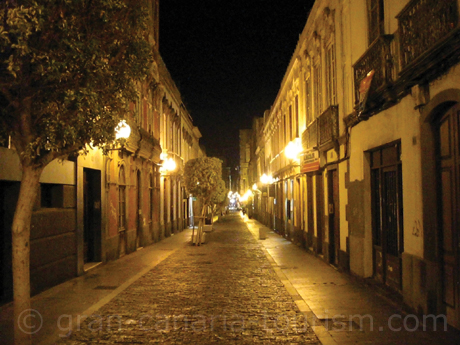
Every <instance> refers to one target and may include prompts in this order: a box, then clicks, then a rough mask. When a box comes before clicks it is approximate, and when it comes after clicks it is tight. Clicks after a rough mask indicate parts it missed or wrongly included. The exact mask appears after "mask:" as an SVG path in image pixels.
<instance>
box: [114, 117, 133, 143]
mask: <svg viewBox="0 0 460 345" xmlns="http://www.w3.org/2000/svg"><path fill="white" fill-rule="evenodd" d="M130 135H131V127H130V126H129V125H128V124H127V123H126V120H122V121H120V122H119V123H118V125H117V127H115V139H117V140H118V139H128V138H129V136H130Z"/></svg>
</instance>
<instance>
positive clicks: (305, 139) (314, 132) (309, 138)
mask: <svg viewBox="0 0 460 345" xmlns="http://www.w3.org/2000/svg"><path fill="white" fill-rule="evenodd" d="M313 148H314V149H316V148H318V120H315V121H313V122H312V123H311V124H310V125H309V126H308V127H307V129H306V130H304V131H303V133H302V149H303V150H304V151H306V150H310V149H313Z"/></svg>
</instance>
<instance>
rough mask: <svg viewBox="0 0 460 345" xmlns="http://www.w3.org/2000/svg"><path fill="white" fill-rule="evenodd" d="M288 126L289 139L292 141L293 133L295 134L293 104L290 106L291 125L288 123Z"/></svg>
mask: <svg viewBox="0 0 460 345" xmlns="http://www.w3.org/2000/svg"><path fill="white" fill-rule="evenodd" d="M288 128H289V136H288V138H289V141H291V140H292V139H293V138H292V135H293V134H294V131H293V128H294V121H292V105H290V106H289V125H288Z"/></svg>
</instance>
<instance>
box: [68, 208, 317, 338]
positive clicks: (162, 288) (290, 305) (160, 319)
mask: <svg viewBox="0 0 460 345" xmlns="http://www.w3.org/2000/svg"><path fill="white" fill-rule="evenodd" d="M214 229H215V230H214V231H213V232H212V233H208V234H207V238H206V243H205V244H204V245H202V246H199V247H195V246H192V245H191V244H187V245H186V246H184V247H183V248H181V249H179V250H177V251H176V252H175V253H174V254H172V255H171V256H169V257H168V258H167V259H165V260H164V261H162V262H161V263H160V264H158V265H157V266H156V267H155V268H153V269H152V270H151V271H149V272H148V273H147V274H146V275H144V276H142V277H141V278H140V279H138V280H137V281H136V282H134V283H133V284H132V285H131V286H129V287H128V288H127V289H126V290H124V291H123V292H121V293H120V294H119V295H117V296H116V297H115V298H114V299H112V300H111V301H110V302H109V303H107V304H105V305H104V306H103V307H101V308H100V309H99V310H98V311H96V312H95V313H94V314H93V315H91V316H88V317H87V318H86V319H84V321H82V322H81V324H79V325H78V326H76V327H75V325H74V331H73V332H72V333H71V334H69V337H68V338H66V339H62V340H61V342H60V343H61V344H72V345H77V344H78V345H80V344H119V343H129V344H151V343H162V344H163V343H164V344H214V343H216V344H252V343H263V344H320V342H319V340H318V338H317V337H316V335H315V333H314V332H313V330H312V329H311V327H310V326H308V325H307V323H306V320H305V317H304V315H303V313H302V312H300V311H299V309H298V307H297V305H296V303H295V301H294V300H293V299H292V297H291V295H290V294H289V293H288V291H287V290H286V288H285V287H284V285H283V283H282V282H281V281H280V279H279V278H278V276H277V274H276V273H275V271H274V270H273V268H272V266H271V264H270V263H269V261H268V260H267V257H266V256H265V254H264V252H263V250H262V249H261V247H260V244H258V242H257V240H256V239H255V238H254V237H253V236H252V234H251V233H250V232H249V231H248V230H247V228H246V226H245V225H244V223H243V222H242V220H241V217H240V216H239V215H230V216H227V217H224V218H223V219H221V220H220V221H219V222H218V223H216V224H215V225H214ZM61 321H62V320H61ZM74 321H75V320H74Z"/></svg>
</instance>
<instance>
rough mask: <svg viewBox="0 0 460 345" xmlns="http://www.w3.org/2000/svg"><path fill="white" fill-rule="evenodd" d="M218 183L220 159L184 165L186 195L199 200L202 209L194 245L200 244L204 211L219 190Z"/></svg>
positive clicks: (205, 159) (195, 161)
mask: <svg viewBox="0 0 460 345" xmlns="http://www.w3.org/2000/svg"><path fill="white" fill-rule="evenodd" d="M220 181H222V161H221V160H220V159H218V158H213V157H203V158H195V159H191V160H189V161H187V163H185V167H184V182H185V188H186V190H187V193H189V194H191V195H192V196H194V197H196V198H198V199H199V202H200V205H201V207H202V209H201V216H199V219H200V220H199V224H198V230H197V234H196V240H195V244H198V245H199V244H200V243H201V239H202V235H203V224H204V219H205V217H206V210H207V208H208V207H209V206H211V205H212V200H213V198H215V195H216V191H218V190H219V186H220ZM224 185H225V184H224ZM192 237H193V235H192Z"/></svg>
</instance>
